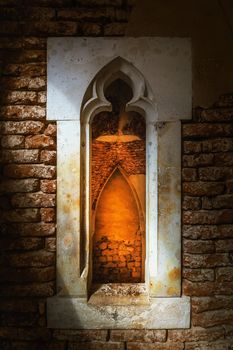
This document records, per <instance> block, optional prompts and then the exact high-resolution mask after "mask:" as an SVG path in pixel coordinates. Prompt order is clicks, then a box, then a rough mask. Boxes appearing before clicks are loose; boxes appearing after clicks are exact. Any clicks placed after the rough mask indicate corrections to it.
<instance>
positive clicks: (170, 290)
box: [167, 287, 177, 296]
mask: <svg viewBox="0 0 233 350" xmlns="http://www.w3.org/2000/svg"><path fill="white" fill-rule="evenodd" d="M167 295H170V296H172V295H177V290H176V288H174V287H169V288H167Z"/></svg>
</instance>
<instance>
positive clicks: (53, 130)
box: [44, 124, 57, 136]
mask: <svg viewBox="0 0 233 350" xmlns="http://www.w3.org/2000/svg"><path fill="white" fill-rule="evenodd" d="M44 134H45V135H49V136H56V134H57V125H56V124H48V125H47V126H46V129H45V131H44Z"/></svg>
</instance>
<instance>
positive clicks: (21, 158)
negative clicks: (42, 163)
mask: <svg viewBox="0 0 233 350" xmlns="http://www.w3.org/2000/svg"><path fill="white" fill-rule="evenodd" d="M0 160H1V162H2V163H12V162H14V163H36V162H38V160H39V151H38V150H25V149H21V150H4V151H2V152H1V159H0Z"/></svg>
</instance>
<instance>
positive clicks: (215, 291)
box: [183, 280, 233, 326]
mask: <svg viewBox="0 0 233 350" xmlns="http://www.w3.org/2000/svg"><path fill="white" fill-rule="evenodd" d="M232 288H233V282H228V283H226V282H220V281H217V282H209V281H208V282H191V281H188V280H184V283H183V293H184V294H185V295H189V296H192V297H193V296H200V297H202V296H214V295H221V294H223V295H224V294H225V295H231V294H232ZM193 325H196V326H203V325H204V324H203V325H200V324H194V323H193Z"/></svg>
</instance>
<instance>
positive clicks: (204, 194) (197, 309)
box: [0, 0, 233, 350]
mask: <svg viewBox="0 0 233 350" xmlns="http://www.w3.org/2000/svg"><path fill="white" fill-rule="evenodd" d="M128 5H129V4H128V2H127V1H123V0H108V1H104V0H80V1H72V0H40V1H39V0H34V1H29V0H22V1H19V0H1V2H0V6H1V7H0V18H1V22H0V35H1V37H0V47H1V72H2V79H1V119H2V120H3V121H2V122H1V134H2V139H1V146H2V155H1V157H2V159H1V163H2V166H1V180H2V181H1V192H2V193H3V194H2V195H1V198H0V205H1V236H0V237H1V242H0V247H1V248H0V249H1V257H0V266H1V268H0V283H1V284H0V296H1V298H0V310H1V312H0V348H1V349H4V350H5V349H6V350H10V349H15V350H25V349H27V350H34V349H38V350H39V349H49V350H52V349H55V350H67V349H68V350H75V349H85V350H86V349H87V350H88V349H97V350H98V349H107V350H108V349H111V350H113V349H114V350H118V349H122V350H123V349H127V350H142V349H143V350H144V349H148V350H150V349H159V350H167V349H169V350H170V349H172V350H180V349H185V350H230V349H232V348H233V340H232V337H233V298H232V294H233V292H232V291H233V255H232V253H233V208H232V207H233V204H232V203H233V200H232V199H233V170H232V165H233V143H232V136H233V124H232V119H233V95H228V96H225V97H222V98H221V99H220V101H219V103H218V104H217V105H216V106H215V107H214V108H212V109H207V110H201V109H197V110H196V111H195V113H194V118H193V121H192V122H189V123H184V124H183V170H182V173H183V292H184V294H186V295H190V296H191V298H192V320H191V323H192V327H191V329H190V330H147V331H145V330H138V331H135V330H128V331H119V330H112V331H108V330H93V331H84V330H82V331H81V330H49V329H47V328H46V303H45V300H46V297H49V296H51V295H54V293H55V237H56V235H55V223H56V218H55V210H54V206H55V192H56V167H55V164H56V139H55V138H56V126H55V125H54V124H53V123H47V122H46V121H45V102H46V37H47V36H56V35H58V36H59V35H123V34H124V30H125V27H126V23H127V18H128V15H129V13H130V6H128Z"/></svg>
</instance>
